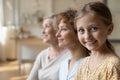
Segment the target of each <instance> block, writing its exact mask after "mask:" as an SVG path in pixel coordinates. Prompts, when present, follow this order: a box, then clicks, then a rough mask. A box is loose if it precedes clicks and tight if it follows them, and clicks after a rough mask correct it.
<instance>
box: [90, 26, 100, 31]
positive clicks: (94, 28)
mask: <svg viewBox="0 0 120 80" xmlns="http://www.w3.org/2000/svg"><path fill="white" fill-rule="evenodd" d="M97 29H98V28H97V27H96V26H92V27H91V28H90V31H93V32H94V31H97Z"/></svg>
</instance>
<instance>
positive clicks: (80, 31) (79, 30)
mask: <svg viewBox="0 0 120 80" xmlns="http://www.w3.org/2000/svg"><path fill="white" fill-rule="evenodd" d="M77 32H79V33H81V34H83V33H84V32H85V30H84V29H78V30H77Z"/></svg>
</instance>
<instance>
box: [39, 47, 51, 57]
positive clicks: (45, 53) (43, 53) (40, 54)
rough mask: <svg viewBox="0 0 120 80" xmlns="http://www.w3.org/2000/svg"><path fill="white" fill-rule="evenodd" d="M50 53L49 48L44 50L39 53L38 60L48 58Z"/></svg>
mask: <svg viewBox="0 0 120 80" xmlns="http://www.w3.org/2000/svg"><path fill="white" fill-rule="evenodd" d="M48 52H49V48H46V49H44V50H42V51H41V52H39V53H38V55H37V58H39V59H40V58H41V57H46V56H47V55H48Z"/></svg>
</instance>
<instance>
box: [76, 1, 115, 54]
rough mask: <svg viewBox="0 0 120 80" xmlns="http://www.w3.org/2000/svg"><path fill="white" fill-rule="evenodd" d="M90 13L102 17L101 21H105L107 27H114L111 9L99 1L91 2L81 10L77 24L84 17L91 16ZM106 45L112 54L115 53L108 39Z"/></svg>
mask: <svg viewBox="0 0 120 80" xmlns="http://www.w3.org/2000/svg"><path fill="white" fill-rule="evenodd" d="M89 13H92V14H94V15H97V16H100V17H101V20H102V21H103V23H104V24H105V25H107V26H109V25H111V24H112V25H113V22H112V15H111V12H110V10H109V8H108V7H107V5H105V4H104V3H102V2H98V1H97V2H89V3H87V4H85V5H84V6H83V7H81V9H80V10H79V11H78V12H77V14H76V17H75V23H76V22H77V20H78V19H80V18H82V17H83V16H84V15H86V14H89ZM106 44H107V46H108V48H109V49H110V50H111V51H112V52H115V51H114V48H113V46H112V45H111V43H110V42H109V41H108V39H107V40H106Z"/></svg>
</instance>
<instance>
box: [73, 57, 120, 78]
mask: <svg viewBox="0 0 120 80" xmlns="http://www.w3.org/2000/svg"><path fill="white" fill-rule="evenodd" d="M89 60H90V57H87V58H85V59H84V60H83V61H82V62H81V64H80V67H79V69H78V72H77V75H76V76H75V79H74V80H120V58H119V57H116V56H111V57H109V58H107V59H105V61H104V62H103V63H102V64H100V65H99V66H98V67H97V68H96V69H94V70H89V67H88V62H89Z"/></svg>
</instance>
